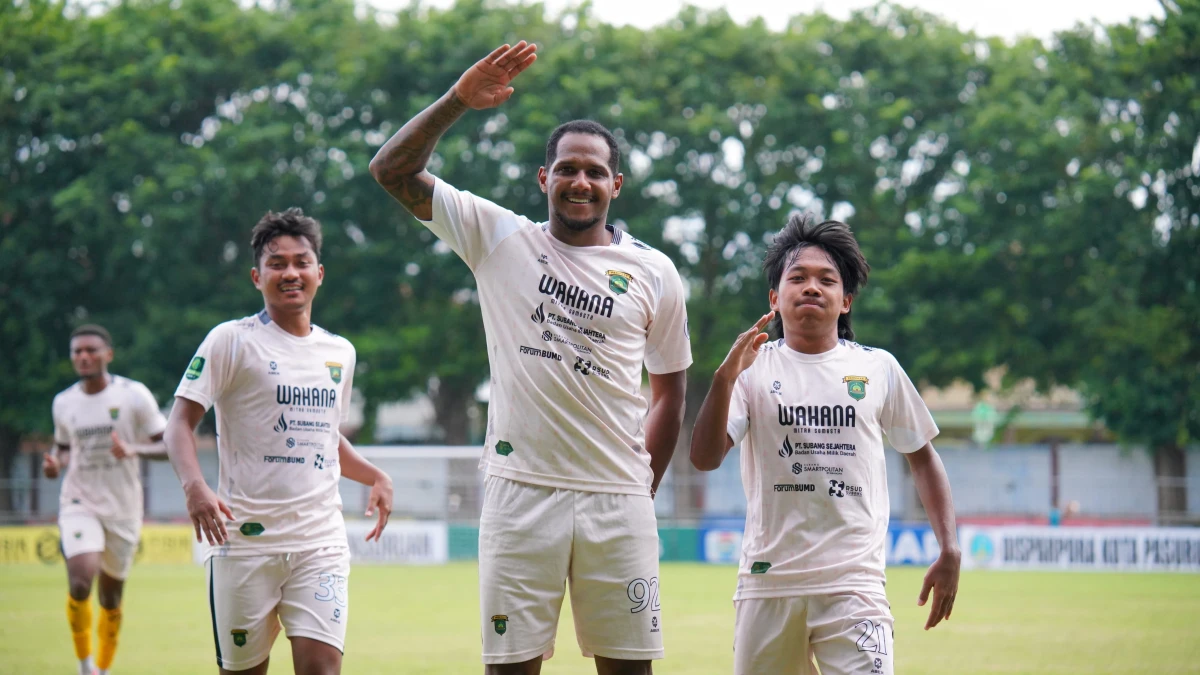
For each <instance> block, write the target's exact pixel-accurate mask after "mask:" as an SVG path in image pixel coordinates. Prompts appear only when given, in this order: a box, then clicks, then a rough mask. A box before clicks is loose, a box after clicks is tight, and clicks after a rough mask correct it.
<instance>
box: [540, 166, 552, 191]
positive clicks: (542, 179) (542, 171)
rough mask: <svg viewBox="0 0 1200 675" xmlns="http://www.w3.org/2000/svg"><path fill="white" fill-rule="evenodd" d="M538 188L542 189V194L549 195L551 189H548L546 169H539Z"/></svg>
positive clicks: (542, 167) (541, 167)
mask: <svg viewBox="0 0 1200 675" xmlns="http://www.w3.org/2000/svg"><path fill="white" fill-rule="evenodd" d="M538 187H540V188H542V194H549V188H547V187H546V167H544V166H539V167H538Z"/></svg>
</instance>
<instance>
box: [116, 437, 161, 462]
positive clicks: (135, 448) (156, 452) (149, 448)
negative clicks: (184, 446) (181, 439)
mask: <svg viewBox="0 0 1200 675" xmlns="http://www.w3.org/2000/svg"><path fill="white" fill-rule="evenodd" d="M125 449H126V450H128V451H129V452H130V453H132V454H134V455H137V456H139V457H144V458H145V459H168V456H167V442H166V441H164V440H161V439H160V440H157V441H152V442H150V443H126V444H125Z"/></svg>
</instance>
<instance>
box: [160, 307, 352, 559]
mask: <svg viewBox="0 0 1200 675" xmlns="http://www.w3.org/2000/svg"><path fill="white" fill-rule="evenodd" d="M354 365H355V352H354V346H353V345H351V344H350V342H349V341H348V340H346V339H345V338H342V337H339V336H337V335H334V334H333V333H330V332H328V331H326V330H324V329H322V328H319V327H318V326H316V325H314V326H313V327H312V332H311V333H310V334H309V335H307V336H306V337H296V336H295V335H292V334H291V333H288V332H287V331H285V330H283V329H282V328H280V327H279V326H278V325H276V324H275V323H274V322H273V321H271V318H270V316H269V315H268V314H267V312H266V311H265V310H264V311H262V312H260V313H259V314H257V315H255V316H248V317H246V318H244V319H238V320H236V321H228V322H226V323H223V324H221V325H219V326H217V327H216V328H214V329H212V331H211V332H210V333H209V334H208V337H206V338H205V339H204V342H203V343H202V344H201V345H200V348H199V349H198V350H197V351H196V356H195V357H193V358H192V362H191V364H189V365H188V369H187V372H186V373H184V376H183V380H182V381H180V383H179V388H178V389H177V390H176V391H175V395H176V396H179V397H183V398H186V399H188V400H191V401H195V402H196V403H199V404H200V405H202V406H204V409H205V410H208V409H209V408H210V407H213V406H216V409H217V452H218V454H219V462H220V478H219V479H218V485H217V495H218V496H219V497H220V498H221V499H222V500H224V502H225V503H226V504H227V505H228V506H229V509H230V510H231V511H232V512H233V522H231V523H226V527H227V529H228V530H229V539H228V541H227V542H226V543H225V544H224V545H223V546H221V547H219V548H218V549H215V550H214V551H213V552H212V554H213V555H266V554H272V553H293V552H299V551H308V550H313V549H318V548H323V547H328V546H346V526H345V523H344V522H343V520H342V499H341V496H340V495H339V494H338V479H339V478H340V477H341V473H342V472H341V467H340V466H339V465H338V442H339V441H340V439H341V432H340V431H339V427H340V426H341V423H342V421H343V420H344V419H346V415H347V414H348V412H349V410H350V393H351V389H352V380H353V375H354Z"/></svg>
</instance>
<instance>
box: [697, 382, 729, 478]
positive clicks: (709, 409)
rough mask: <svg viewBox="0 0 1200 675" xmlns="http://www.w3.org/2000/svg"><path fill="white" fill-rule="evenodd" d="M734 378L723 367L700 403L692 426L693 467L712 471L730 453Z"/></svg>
mask: <svg viewBox="0 0 1200 675" xmlns="http://www.w3.org/2000/svg"><path fill="white" fill-rule="evenodd" d="M734 381H735V380H734V378H731V377H726V376H725V375H724V374H723V373H722V372H721V371H720V370H718V371H717V372H716V374H714V375H713V381H712V385H711V386H709V388H708V394H706V395H705V396H704V403H702V404H700V413H699V414H698V415H696V424H695V426H693V427H692V447H691V459H692V466H694V467H696V468H697V469H699V470H701V471H713V470H714V469H716V468H718V467H720V466H721V462H722V461H724V460H725V455H726V453H728V452H729V434H728V433H727V432H726V429H727V428H728V425H729V399H730V398H731V397H732V396H733V384H734Z"/></svg>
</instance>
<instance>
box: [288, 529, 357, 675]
mask: <svg viewBox="0 0 1200 675" xmlns="http://www.w3.org/2000/svg"><path fill="white" fill-rule="evenodd" d="M284 560H285V563H286V564H287V566H288V576H287V580H286V581H285V582H284V583H283V594H282V596H281V597H280V600H279V621H280V622H281V623H282V624H283V630H284V632H285V633H286V634H287V636H288V639H289V640H291V643H292V663H294V664H295V667H296V675H338V673H341V672H342V651H343V649H344V648H345V643H346V623H347V622H348V621H349V619H350V586H349V582H350V549H348V548H344V547H336V548H320V549H316V550H313V551H304V552H302V553H292V554H290V555H288V556H286V557H285V558H284Z"/></svg>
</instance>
